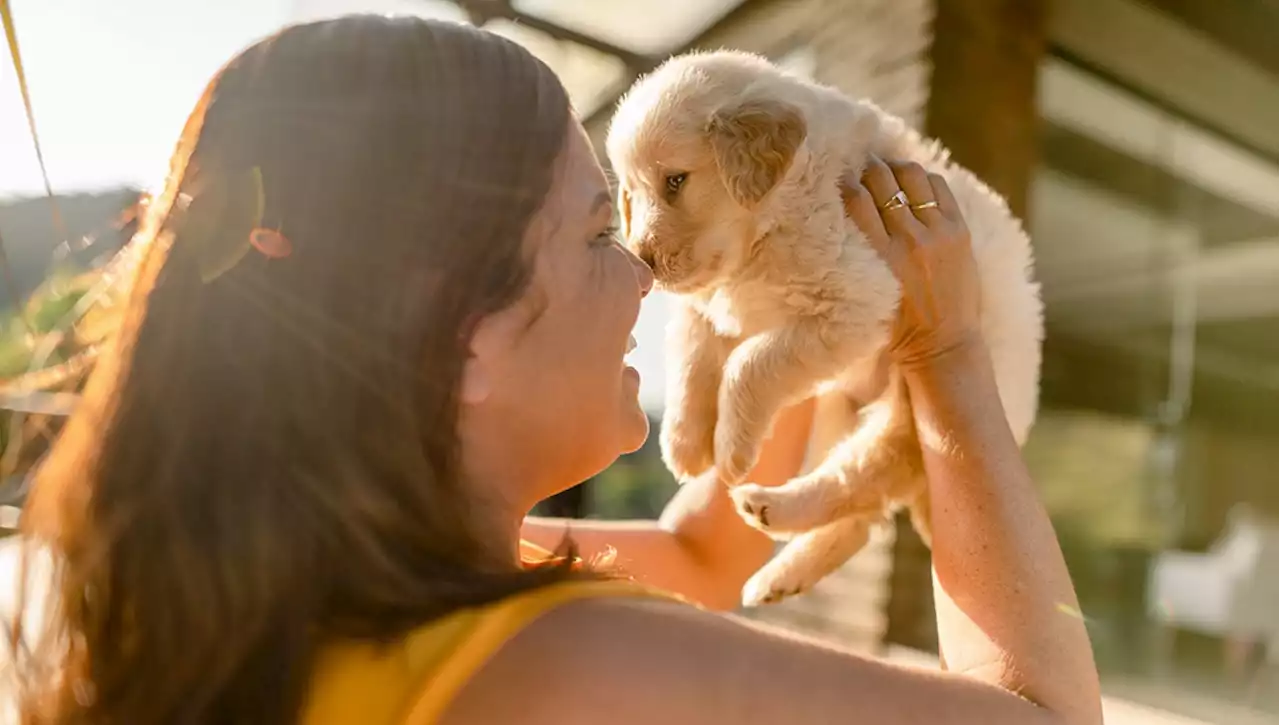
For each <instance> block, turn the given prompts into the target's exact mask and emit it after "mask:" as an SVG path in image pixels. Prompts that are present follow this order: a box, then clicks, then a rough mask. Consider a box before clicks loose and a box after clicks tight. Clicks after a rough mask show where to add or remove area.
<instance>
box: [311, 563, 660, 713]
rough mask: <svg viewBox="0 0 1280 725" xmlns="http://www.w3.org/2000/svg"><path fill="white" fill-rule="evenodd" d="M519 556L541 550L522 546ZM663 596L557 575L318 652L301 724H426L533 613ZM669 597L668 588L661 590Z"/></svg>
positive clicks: (622, 583)
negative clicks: (388, 636)
mask: <svg viewBox="0 0 1280 725" xmlns="http://www.w3.org/2000/svg"><path fill="white" fill-rule="evenodd" d="M525 551H526V557H527V558H543V557H540V556H537V553H538V552H541V553H542V554H546V552H545V551H542V550H540V549H537V547H533V546H531V545H528V544H526V545H525ZM637 596H640V597H643V596H650V597H652V596H664V595H663V594H661V593H659V592H657V591H655V590H653V589H651V588H649V587H645V586H643V585H641V584H638V583H636V582H632V581H627V580H607V581H575V582H563V583H560V584H555V585H551V586H547V587H542V588H540V589H536V590H534V591H530V592H525V593H523V594H519V595H516V596H513V597H509V598H507V599H504V600H502V601H499V602H495V603H493V604H490V605H487V606H484V607H479V608H476V609H467V610H462V611H458V612H454V613H452V614H450V615H448V616H446V617H442V618H441V619H438V620H435V621H433V622H430V623H428V624H426V625H424V626H422V627H420V628H418V629H416V630H413V631H412V632H410V633H409V634H408V635H407V636H406V637H404V638H403V639H401V640H400V641H398V642H395V643H392V644H388V645H376V644H368V643H343V644H337V645H332V646H330V647H328V648H326V649H325V650H324V651H322V652H321V653H320V656H319V659H318V660H317V662H316V671H315V674H314V675H313V677H312V685H311V691H310V695H309V698H308V702H307V703H306V705H305V706H304V709H303V717H302V720H301V722H302V723H303V725H351V724H352V723H361V725H434V724H435V723H436V722H437V721H438V720H439V718H440V716H441V714H442V713H444V711H445V709H446V708H447V707H448V706H449V703H450V702H452V701H453V699H454V697H455V696H456V695H457V694H458V692H460V691H461V690H462V687H463V686H464V685H465V684H466V683H467V681H468V680H469V679H470V678H471V677H472V676H473V675H475V673H476V672H478V671H479V670H480V668H481V667H483V666H484V664H485V662H487V661H488V660H489V658H490V657H492V656H493V655H494V653H496V652H497V651H498V649H499V648H501V647H502V645H503V644H504V643H506V642H507V641H508V640H510V639H511V637H512V636H514V635H515V634H516V633H517V632H519V631H520V630H521V629H522V628H524V627H525V626H527V625H528V624H529V623H531V622H532V621H533V620H534V619H536V618H537V617H538V616H539V615H541V614H544V613H546V612H547V611H549V610H551V609H552V608H554V607H556V606H559V605H561V604H565V603H567V602H571V601H575V600H580V599H588V598H595V597H637ZM666 596H671V595H666Z"/></svg>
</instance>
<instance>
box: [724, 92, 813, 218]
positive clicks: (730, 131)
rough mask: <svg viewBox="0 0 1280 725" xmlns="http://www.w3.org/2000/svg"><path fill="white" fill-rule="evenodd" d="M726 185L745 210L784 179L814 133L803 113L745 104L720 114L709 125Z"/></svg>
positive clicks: (773, 103) (758, 103)
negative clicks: (803, 146) (810, 133)
mask: <svg viewBox="0 0 1280 725" xmlns="http://www.w3.org/2000/svg"><path fill="white" fill-rule="evenodd" d="M707 131H708V136H709V137H710V139H711V149H712V151H713V153H714V154H715V157H716V166H717V167H718V168H719V169H720V176H721V178H722V179H723V180H724V184H725V186H726V187H728V189H729V193H730V194H732V195H733V198H734V200H736V201H737V202H738V203H739V204H741V205H743V206H745V207H751V206H754V205H755V204H757V203H759V202H760V200H761V199H763V198H764V196H765V194H768V193H769V191H770V190H771V189H773V187H774V186H776V185H777V184H778V182H779V181H781V180H782V177H783V175H784V174H785V173H786V172H787V169H788V168H789V167H790V166H791V161H792V159H794V158H795V155H796V151H798V150H799V149H800V144H802V143H804V138H805V134H806V133H807V132H808V129H807V126H806V124H805V121H804V116H803V115H801V113H800V109H798V108H796V107H795V106H792V105H790V104H788V103H783V102H781V101H769V100H760V101H743V102H741V103H731V104H729V105H727V106H724V107H722V108H720V109H719V110H717V111H716V112H715V113H714V114H712V116H711V120H710V121H709V122H708V124H707Z"/></svg>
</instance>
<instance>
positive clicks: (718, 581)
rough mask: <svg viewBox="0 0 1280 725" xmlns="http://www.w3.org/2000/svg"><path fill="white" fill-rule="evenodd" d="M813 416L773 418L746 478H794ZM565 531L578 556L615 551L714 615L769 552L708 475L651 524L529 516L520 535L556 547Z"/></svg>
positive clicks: (623, 562)
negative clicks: (576, 549) (571, 537)
mask: <svg viewBox="0 0 1280 725" xmlns="http://www.w3.org/2000/svg"><path fill="white" fill-rule="evenodd" d="M812 419H813V402H812V401H806V402H803V403H800V404H797V405H795V406H792V407H791V408H787V409H785V410H783V411H782V412H781V413H779V414H778V418H777V420H776V421H775V423H774V427H773V432H772V434H771V435H770V437H769V439H768V440H767V441H766V442H765V444H764V447H763V449H762V451H761V454H760V460H759V462H758V463H757V464H756V466H755V468H754V469H753V470H752V472H751V474H750V475H749V476H748V478H747V480H749V481H752V482H754V483H759V484H761V485H766V486H770V485H777V484H780V483H783V482H785V481H787V480H789V479H790V478H792V477H794V476H795V475H796V474H797V473H798V472H799V470H800V466H801V465H802V464H803V461H804V455H805V447H806V445H807V443H808V439H809V430H810V426H811V423H812ZM566 531H567V532H569V533H570V534H571V535H572V536H573V539H574V541H576V542H577V544H578V547H579V549H580V550H581V553H582V555H583V556H584V557H587V558H590V557H593V556H596V555H598V554H602V553H605V552H607V551H608V550H610V549H613V550H614V551H615V552H616V557H617V558H616V559H615V561H616V563H617V564H618V566H619V567H621V568H622V569H623V570H624V571H626V572H627V573H629V574H631V575H632V576H634V577H635V578H636V579H638V580H640V581H643V582H645V583H646V584H650V585H652V586H656V587H659V588H661V589H665V590H667V591H670V592H674V593H676V594H679V595H680V596H682V597H684V598H686V599H689V600H691V601H694V602H697V603H698V604H701V605H702V606H704V607H707V608H709V609H716V610H732V609H735V608H736V607H737V606H738V605H739V603H740V596H741V590H742V585H743V584H745V583H746V581H747V579H748V578H749V577H750V576H751V575H752V574H753V573H755V571H756V570H757V569H759V568H760V567H761V566H762V565H763V564H764V563H765V562H766V561H768V559H769V557H770V556H771V555H772V554H773V550H774V545H773V542H772V541H771V540H770V539H769V538H768V537H767V536H765V535H764V534H762V533H760V532H759V531H757V530H755V529H753V528H751V527H750V526H747V525H746V524H745V523H743V521H742V518H741V517H740V516H739V515H738V513H737V511H735V510H734V507H733V502H732V501H731V500H730V499H729V496H728V493H727V492H726V491H725V489H724V488H723V487H722V486H720V485H717V484H716V482H715V481H713V480H710V479H709V478H707V477H703V478H702V479H699V480H696V481H691V482H689V483H687V484H685V485H684V486H681V487H680V490H679V491H677V492H676V495H675V497H673V498H672V500H671V502H670V503H669V504H668V505H667V507H666V509H665V510H664V511H663V512H662V517H661V518H660V519H658V520H657V521H575V520H572V519H556V518H540V517H532V516H531V517H529V518H527V519H526V520H525V523H524V527H523V528H522V530H521V535H522V536H523V537H524V538H525V539H526V540H527V541H530V542H531V543H534V544H537V545H538V546H541V547H543V548H546V549H554V548H555V547H556V546H557V545H558V544H559V543H560V540H561V539H562V538H563V537H564V535H565V533H566Z"/></svg>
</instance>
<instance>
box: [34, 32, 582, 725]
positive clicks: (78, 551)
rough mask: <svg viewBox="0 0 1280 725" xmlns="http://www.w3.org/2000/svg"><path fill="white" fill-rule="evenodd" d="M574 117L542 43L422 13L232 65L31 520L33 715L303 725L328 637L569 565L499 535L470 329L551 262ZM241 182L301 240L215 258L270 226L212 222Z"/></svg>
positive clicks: (426, 611) (193, 131) (179, 155)
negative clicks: (39, 591) (533, 254)
mask: <svg viewBox="0 0 1280 725" xmlns="http://www.w3.org/2000/svg"><path fill="white" fill-rule="evenodd" d="M569 123H570V108H569V101H568V99H567V97H566V94H565V92H564V89H563V88H562V86H561V85H560V83H559V81H558V80H557V79H556V78H555V76H554V75H553V74H552V73H551V71H550V70H549V69H548V68H547V67H546V66H544V65H543V64H541V63H540V62H538V61H536V60H535V59H534V58H533V57H532V56H531V55H530V54H529V53H528V52H526V51H525V50H523V49H522V48H520V47H519V46H517V45H515V44H514V43H511V42H508V41H505V40H502V39H501V38H498V37H497V36H493V35H490V34H486V33H483V32H481V31H478V30H474V29H471V28H468V27H465V26H461V25H453V24H444V23H434V22H428V21H423V20H418V19H411V18H397V19H388V18H383V17H373V16H367V17H366V16H353V17H345V18H340V19H336V20H331V21H325V22H320V23H313V24H307V25H300V26H295V27H291V28H288V29H286V30H284V31H282V32H281V33H279V34H277V35H275V36H274V37H271V38H269V39H267V40H264V41H262V42H260V43H258V44H256V45H254V46H252V47H251V48H249V49H248V50H246V51H244V52H243V53H242V54H240V55H239V56H238V57H236V58H235V59H233V60H232V61H231V62H230V63H229V64H228V65H227V66H226V67H225V68H224V69H223V70H222V71H221V72H220V73H219V74H218V76H217V77H216V78H215V79H214V80H213V81H212V82H211V83H210V85H209V87H208V89H207V90H206V91H205V93H204V95H203V97H202V99H201V100H200V102H199V104H198V106H197V108H196V110H195V112H194V113H193V114H192V116H191V118H190V120H189V121H188V125H187V128H186V129H185V131H184V133H183V136H182V139H181V141H180V142H179V144H178V148H177V150H176V152H175V155H174V159H173V162H172V166H171V175H170V177H169V180H168V183H167V185H166V188H165V190H164V193H163V194H161V195H160V196H159V197H158V198H157V199H156V202H155V203H154V204H153V205H152V209H151V216H150V218H149V219H147V220H146V222H145V224H144V226H143V228H142V229H141V230H140V234H141V235H143V237H142V239H143V240H144V241H145V242H146V243H147V244H148V245H149V249H148V250H147V252H146V256H145V257H144V259H143V262H142V263H141V265H140V268H139V271H138V278H137V281H136V282H135V289H134V292H133V295H132V298H131V301H130V303H129V308H128V310H127V312H126V314H125V315H124V320H125V321H124V323H123V327H122V329H121V331H120V333H119V335H118V336H117V338H116V341H115V344H114V347H113V348H112V349H111V350H109V351H108V352H106V353H104V355H103V358H102V359H101V360H100V362H99V363H98V366H97V369H96V370H95V371H94V372H93V374H92V376H91V378H90V380H89V382H88V384H87V386H86V392H85V397H84V399H83V402H82V403H81V405H80V408H79V409H78V410H77V412H76V415H75V416H74V417H73V419H72V420H71V421H70V422H69V423H68V425H67V428H66V429H65V431H64V432H63V434H62V436H61V437H60V439H59V440H58V441H57V443H56V445H55V447H54V449H53V451H52V453H51V455H50V457H49V460H48V461H47V462H46V464H45V465H44V466H43V467H42V469H41V470H40V472H39V474H38V480H37V483H36V487H35V491H34V494H33V500H32V501H31V503H30V506H29V511H28V512H27V515H26V517H25V520H24V528H25V530H26V534H27V536H28V538H29V540H30V541H31V542H32V545H33V546H43V547H45V548H46V549H47V550H49V551H51V552H52V555H53V562H54V568H55V577H54V579H53V582H54V596H53V597H52V598H51V599H50V601H49V605H48V606H49V610H48V612H47V618H46V621H45V623H44V626H43V628H42V629H41V632H40V635H42V636H41V637H39V641H40V643H41V644H40V645H37V646H34V647H33V648H31V649H27V650H23V649H19V651H18V652H15V657H16V658H17V665H18V669H19V671H20V672H21V673H22V680H23V682H22V684H23V699H22V703H23V712H24V719H25V720H26V721H27V722H38V723H56V724H58V725H69V724H71V723H95V725H97V724H109V725H151V724H153V723H155V724H158V723H184V724H203V723H214V722H235V723H268V722H270V723H280V722H289V721H293V720H296V718H297V716H298V710H299V707H300V704H301V702H302V698H303V697H304V694H305V687H306V682H307V679H308V675H309V674H310V672H309V662H310V660H311V657H312V655H313V653H314V651H315V648H316V647H317V646H318V645H319V644H320V643H322V642H323V641H324V639H325V638H327V637H347V636H350V637H360V638H373V639H379V640H384V639H388V638H393V637H395V636H396V635H398V634H401V633H403V632H405V631H406V630H407V629H409V628H411V627H413V626H415V625H417V624H420V623H422V622H425V621H428V620H430V619H432V618H434V617H437V616H440V615H441V614H443V613H446V612H449V611H451V610H454V609H456V608H459V607H465V606H468V605H474V604H479V603H484V602H489V601H493V600H495V599H498V598H501V597H503V596H507V595H509V594H511V593H513V592H516V591H520V590H523V589H526V588H529V587H535V586H539V585H541V584H543V583H546V582H549V581H553V580H557V579H561V578H564V577H567V576H572V574H571V573H570V572H569V570H568V568H567V566H565V565H558V564H548V565H546V566H542V567H538V568H534V569H531V570H522V569H518V568H517V567H516V565H515V564H514V563H512V562H508V561H497V560H490V559H491V558H493V557H490V556H488V555H486V553H485V552H486V551H487V549H486V546H485V542H484V540H483V532H482V531H478V530H476V528H477V527H475V526H473V525H472V522H473V521H474V519H475V517H474V516H473V515H472V512H471V511H470V510H469V509H468V499H467V497H466V496H464V495H463V493H462V491H461V490H460V485H461V484H460V480H459V478H460V472H459V451H458V447H459V443H458V440H457V430H456V428H457V420H458V415H459V410H458V407H459V403H458V400H457V388H458V383H459V378H460V375H461V370H462V366H463V363H464V360H465V356H466V343H467V335H468V332H469V325H470V324H471V323H473V322H474V321H475V320H476V319H477V318H478V317H481V316H483V315H485V314H487V313H491V312H494V311H496V310H499V309H502V308H504V307H506V306H508V305H510V304H511V303H513V302H514V301H515V300H516V299H518V298H519V297H520V295H521V294H522V293H523V292H524V290H525V289H526V287H527V286H528V284H529V280H530V275H531V265H530V259H529V253H528V252H527V249H526V248H525V247H524V246H523V244H522V240H523V238H524V234H525V229H526V227H527V226H528V224H529V222H530V220H531V218H532V217H533V216H534V214H535V213H536V212H537V211H538V209H539V208H540V207H541V205H542V203H543V200H544V198H545V197H546V195H547V191H548V189H549V188H550V185H551V181H552V175H553V173H554V169H555V166H556V160H557V158H558V157H559V154H560V151H561V148H562V145H563V143H564V140H565V138H566V136H567V133H568V129H569ZM249 180H251V181H249ZM246 183H254V184H257V183H260V184H261V189H260V191H261V201H262V202H263V203H262V206H261V209H260V211H261V214H260V217H255V218H254V221H256V222H260V225H261V226H264V227H267V228H271V229H275V230H279V231H280V232H281V233H282V234H283V235H284V237H285V238H286V239H287V240H288V242H289V243H290V246H291V247H292V251H291V253H290V254H288V256H286V257H284V258H278V255H275V254H262V253H259V252H258V251H256V250H253V249H250V250H248V251H247V252H244V250H243V249H241V250H240V251H241V252H244V253H243V256H242V257H240V256H239V255H233V256H232V257H231V258H230V259H229V262H228V265H224V266H226V267H228V268H226V269H221V268H219V270H217V271H218V272H219V273H218V274H216V275H210V274H206V272H208V269H207V265H206V263H205V260H206V259H207V258H208V256H209V254H210V253H209V250H208V248H207V245H208V244H210V243H211V242H209V239H210V238H214V239H217V238H219V237H220V236H221V237H222V238H223V239H222V240H221V241H219V242H218V243H219V244H228V243H229V244H232V245H233V246H234V245H235V244H238V241H237V239H238V238H239V237H242V236H243V234H244V233H245V232H246V231H247V229H248V228H249V226H246V221H245V218H244V217H243V216H242V215H241V216H235V214H240V213H241V212H233V211H232V210H233V209H234V207H235V205H232V204H225V205H223V209H224V211H223V212H222V213H223V215H224V217H223V218H217V217H216V214H215V219H216V221H217V225H216V230H215V231H216V232H217V233H214V234H210V233H209V229H208V223H207V221H208V220H207V219H205V221H204V222H203V223H202V224H203V226H202V227H201V229H199V230H197V229H195V228H194V227H195V226H196V225H195V223H194V220H193V219H192V218H190V217H192V216H194V213H195V209H196V208H197V207H200V208H202V210H203V211H202V214H203V215H205V216H206V217H207V216H208V215H209V214H210V213H211V212H209V211H208V210H209V208H210V205H211V204H212V202H210V203H209V204H203V203H202V201H201V200H202V199H205V200H207V199H210V198H212V196H213V195H217V194H221V195H222V197H220V198H226V197H227V196H228V195H230V196H233V197H234V196H235V195H237V194H239V195H240V196H241V197H243V196H245V193H244V192H245V189H244V188H243V187H237V186H236V185H243V184H246ZM228 185H231V186H232V187H233V188H231V189H230V190H228V188H227V187H228ZM253 195H256V191H255V193H254V194H250V196H253ZM213 206H214V207H216V206H217V205H213ZM228 235H230V236H231V237H233V238H232V239H231V240H230V241H229V242H228V241H227V239H225V237H227V236H228ZM275 251H279V250H278V249H277V250H275ZM20 625H21V623H20V622H17V621H15V622H14V623H13V629H14V630H15V631H16V632H17V635H18V639H22V638H21V635H22V634H23V633H22V632H21V629H22V627H21V626H20ZM27 634H28V635H30V634H31V633H30V632H28V633H27ZM31 640H32V637H30V636H28V637H27V638H26V641H27V642H28V643H29V642H30V641H31Z"/></svg>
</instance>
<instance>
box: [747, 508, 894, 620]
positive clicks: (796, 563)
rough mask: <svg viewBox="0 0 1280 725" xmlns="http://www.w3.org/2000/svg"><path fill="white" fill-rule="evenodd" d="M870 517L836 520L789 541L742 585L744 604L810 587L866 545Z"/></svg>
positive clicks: (776, 598)
mask: <svg viewBox="0 0 1280 725" xmlns="http://www.w3.org/2000/svg"><path fill="white" fill-rule="evenodd" d="M872 523H873V521H872V520H871V519H863V518H858V517H850V518H845V519H839V520H838V521H833V522H831V523H829V524H827V525H826V526H823V527H821V528H818V529H814V530H813V531H809V532H806V533H804V534H801V535H800V536H797V537H796V538H794V539H792V540H791V541H789V542H788V543H787V544H786V546H784V547H782V550H781V551H779V552H778V554H777V556H775V557H773V559H772V560H771V561H770V562H769V563H768V564H765V565H764V566H763V567H762V568H761V569H760V571H758V572H756V573H755V575H754V576H752V577H751V578H750V579H749V580H747V583H746V586H744V587H743V588H742V604H743V605H744V606H748V607H754V606H757V605H760V604H772V603H774V602H779V601H782V600H783V599H785V598H787V597H790V596H794V595H796V594H801V593H803V592H806V591H808V590H809V589H811V588H812V587H813V585H814V584H817V583H818V582H819V581H820V580H821V579H822V578H823V577H825V576H827V575H828V574H830V573H831V572H833V571H835V570H836V569H837V568H839V567H840V565H841V564H843V563H845V562H846V561H848V560H849V558H850V557H851V556H853V555H854V554H856V553H858V551H859V550H861V549H862V547H863V546H865V545H866V543H867V539H868V538H869V537H870V526H871V524H872Z"/></svg>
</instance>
